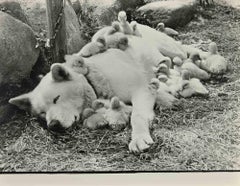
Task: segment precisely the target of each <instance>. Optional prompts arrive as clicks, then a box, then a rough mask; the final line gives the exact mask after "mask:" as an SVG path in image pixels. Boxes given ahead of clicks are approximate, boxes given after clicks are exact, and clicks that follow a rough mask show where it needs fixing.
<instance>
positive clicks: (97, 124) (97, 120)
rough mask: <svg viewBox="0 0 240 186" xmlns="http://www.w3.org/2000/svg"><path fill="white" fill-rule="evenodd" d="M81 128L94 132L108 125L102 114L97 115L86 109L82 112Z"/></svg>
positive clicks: (92, 110) (95, 112) (93, 111)
mask: <svg viewBox="0 0 240 186" xmlns="http://www.w3.org/2000/svg"><path fill="white" fill-rule="evenodd" d="M82 117H83V119H84V122H83V126H85V127H87V128H89V129H92V130H95V129H97V128H101V127H104V126H107V125H108V122H107V120H106V119H105V117H104V114H103V113H99V112H97V111H95V110H94V109H92V108H86V109H84V111H83V114H82Z"/></svg>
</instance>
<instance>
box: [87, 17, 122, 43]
mask: <svg viewBox="0 0 240 186" xmlns="http://www.w3.org/2000/svg"><path fill="white" fill-rule="evenodd" d="M116 32H121V26H120V23H119V22H118V21H113V22H112V25H111V26H106V27H103V28H101V29H100V30H98V31H97V32H96V33H95V34H94V35H93V37H92V39H91V40H92V41H93V42H95V41H97V40H98V38H99V37H105V36H106V35H111V34H114V33H116Z"/></svg>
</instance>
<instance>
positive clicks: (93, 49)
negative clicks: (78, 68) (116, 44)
mask: <svg viewBox="0 0 240 186" xmlns="http://www.w3.org/2000/svg"><path fill="white" fill-rule="evenodd" d="M106 50H107V45H106V40H105V38H104V37H99V38H97V40H96V41H92V42H90V43H88V44H86V45H85V46H84V47H83V48H82V49H81V50H80V52H79V53H78V54H79V55H80V56H82V57H91V56H93V55H96V54H98V53H102V52H104V51H106Z"/></svg>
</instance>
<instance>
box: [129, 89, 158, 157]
mask: <svg viewBox="0 0 240 186" xmlns="http://www.w3.org/2000/svg"><path fill="white" fill-rule="evenodd" d="M154 103H155V95H154V94H153V93H152V92H151V91H150V90H149V89H147V88H146V89H144V90H140V91H138V93H136V94H135V95H133V97H132V105H133V110H132V115H131V126H132V136H131V137H132V139H131V142H130V144H129V150H130V151H131V152H134V153H138V152H142V151H144V150H145V149H148V148H149V147H150V145H151V144H153V140H152V138H151V136H150V131H149V124H150V123H151V122H152V120H153V118H154V111H153V108H154Z"/></svg>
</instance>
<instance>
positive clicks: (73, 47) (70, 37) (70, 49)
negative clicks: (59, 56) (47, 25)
mask: <svg viewBox="0 0 240 186" xmlns="http://www.w3.org/2000/svg"><path fill="white" fill-rule="evenodd" d="M64 14H65V23H66V34H67V53H68V54H73V53H76V52H79V50H80V49H81V48H82V47H83V46H84V45H85V44H86V41H85V40H84V39H83V38H82V34H81V31H80V25H79V21H78V18H77V15H76V13H75V11H74V9H73V8H72V7H71V6H69V5H66V6H65V8H64Z"/></svg>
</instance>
